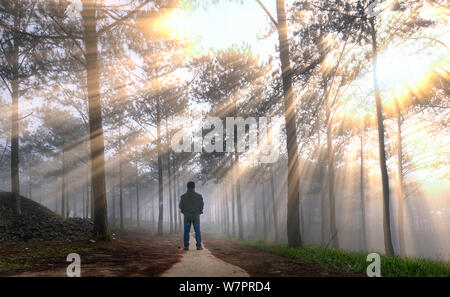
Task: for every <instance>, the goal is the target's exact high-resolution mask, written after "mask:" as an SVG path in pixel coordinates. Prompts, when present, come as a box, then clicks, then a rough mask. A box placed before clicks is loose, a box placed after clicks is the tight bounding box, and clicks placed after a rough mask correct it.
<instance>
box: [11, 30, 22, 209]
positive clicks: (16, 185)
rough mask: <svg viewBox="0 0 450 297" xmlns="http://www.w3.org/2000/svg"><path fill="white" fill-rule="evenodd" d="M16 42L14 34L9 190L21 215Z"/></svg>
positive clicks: (15, 207) (17, 54) (17, 57)
mask: <svg viewBox="0 0 450 297" xmlns="http://www.w3.org/2000/svg"><path fill="white" fill-rule="evenodd" d="M15 35H16V34H15ZM18 43H19V41H18V37H17V36H16V37H15V38H14V49H13V53H12V57H11V58H12V65H13V70H12V71H13V80H12V82H11V88H12V94H11V99H12V102H11V103H12V104H11V192H12V195H13V199H14V201H15V203H14V213H15V214H16V215H21V214H22V210H21V205H20V179H19V178H20V177H19V48H18V47H17V46H16V44H18Z"/></svg>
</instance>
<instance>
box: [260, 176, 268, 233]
mask: <svg viewBox="0 0 450 297" xmlns="http://www.w3.org/2000/svg"><path fill="white" fill-rule="evenodd" d="M261 198H262V207H263V227H264V234H263V240H264V241H265V240H266V239H267V216H266V191H264V183H263V184H262V197H261Z"/></svg>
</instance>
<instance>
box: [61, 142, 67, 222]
mask: <svg viewBox="0 0 450 297" xmlns="http://www.w3.org/2000/svg"><path fill="white" fill-rule="evenodd" d="M65 215H66V161H65V158H64V149H63V150H62V155H61V216H62V217H63V218H64V217H65Z"/></svg>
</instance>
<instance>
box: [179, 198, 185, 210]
mask: <svg viewBox="0 0 450 297" xmlns="http://www.w3.org/2000/svg"><path fill="white" fill-rule="evenodd" d="M178 207H179V208H180V211H181V213H184V199H183V196H181V199H180V204H179V205H178Z"/></svg>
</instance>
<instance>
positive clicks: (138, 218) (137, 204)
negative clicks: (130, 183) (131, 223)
mask: <svg viewBox="0 0 450 297" xmlns="http://www.w3.org/2000/svg"><path fill="white" fill-rule="evenodd" d="M139 206H140V205H139V168H138V161H137V159H136V223H137V227H138V228H140V227H141V221H140V216H139Z"/></svg>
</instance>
